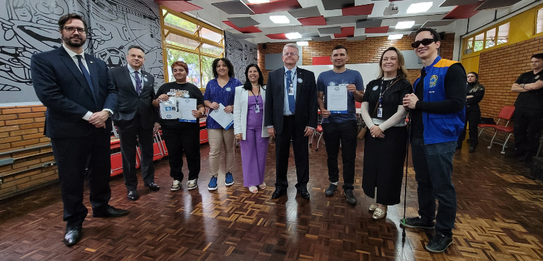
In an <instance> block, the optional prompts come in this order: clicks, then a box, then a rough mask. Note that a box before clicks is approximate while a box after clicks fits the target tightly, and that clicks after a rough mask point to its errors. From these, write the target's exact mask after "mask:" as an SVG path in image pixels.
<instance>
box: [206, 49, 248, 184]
mask: <svg viewBox="0 0 543 261" xmlns="http://www.w3.org/2000/svg"><path fill="white" fill-rule="evenodd" d="M212 66H213V76H214V77H215V78H214V79H213V80H211V81H209V82H208V83H207V86H206V91H205V93H204V105H205V106H206V107H207V108H209V109H210V111H209V113H210V114H211V112H212V111H213V110H218V109H219V107H220V105H219V104H222V105H223V106H224V111H225V112H226V113H232V112H233V111H234V95H235V88H236V87H237V86H240V85H242V84H241V82H240V81H239V80H238V79H236V78H234V66H233V65H232V63H231V62H230V61H229V60H228V59H226V58H217V59H215V60H214V61H213V65H212ZM206 122H207V133H208V137H209V171H210V172H211V178H210V180H209V184H208V185H207V188H208V189H209V190H211V191H213V190H217V176H218V175H219V164H220V161H221V149H222V148H223V146H224V150H225V152H226V157H225V158H226V159H225V160H226V162H225V172H226V174H225V176H224V183H225V185H226V186H232V185H234V176H233V175H232V168H233V167H234V156H235V155H234V153H235V149H236V147H235V143H236V140H235V137H234V128H232V126H228V127H227V128H224V127H223V126H221V125H220V124H219V123H218V122H216V121H215V120H214V119H213V118H212V117H207V120H206Z"/></svg>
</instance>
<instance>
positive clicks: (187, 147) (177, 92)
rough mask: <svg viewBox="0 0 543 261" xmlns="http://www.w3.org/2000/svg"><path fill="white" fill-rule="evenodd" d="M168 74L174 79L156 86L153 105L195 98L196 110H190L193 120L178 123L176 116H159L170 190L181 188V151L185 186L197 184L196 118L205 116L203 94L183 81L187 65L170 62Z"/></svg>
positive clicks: (198, 168) (186, 72)
mask: <svg viewBox="0 0 543 261" xmlns="http://www.w3.org/2000/svg"><path fill="white" fill-rule="evenodd" d="M171 68H172V73H173V77H174V78H175V82H170V83H165V84H163V85H162V86H160V88H159V89H158V91H157V93H156V97H157V98H156V99H155V100H153V106H154V107H155V108H160V102H161V101H162V102H165V101H168V100H169V99H170V97H183V98H192V99H196V104H197V109H196V110H192V116H194V117H195V118H196V119H197V120H196V122H180V121H179V119H171V120H168V119H162V117H161V118H160V125H161V128H162V137H163V138H164V141H165V142H166V148H168V161H169V163H170V176H171V177H172V178H173V183H172V186H171V187H170V190H171V191H177V190H179V189H181V181H182V180H183V154H185V156H186V157H187V165H188V169H189V177H188V181H187V189H188V190H193V189H196V188H197V187H198V176H199V174H200V122H199V118H201V117H203V116H204V115H205V107H204V97H203V95H202V92H201V91H200V90H199V89H198V87H196V86H195V85H194V84H192V83H189V82H187V74H188V73H189V68H188V66H187V64H186V63H184V62H181V61H176V62H174V63H172V66H171Z"/></svg>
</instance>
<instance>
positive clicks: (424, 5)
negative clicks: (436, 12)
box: [407, 2, 434, 14]
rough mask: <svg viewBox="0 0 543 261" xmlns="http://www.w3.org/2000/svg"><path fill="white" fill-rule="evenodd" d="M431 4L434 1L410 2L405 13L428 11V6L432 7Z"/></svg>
mask: <svg viewBox="0 0 543 261" xmlns="http://www.w3.org/2000/svg"><path fill="white" fill-rule="evenodd" d="M433 4H434V2H421V3H414V4H411V5H410V6H409V8H407V13H408V14H416V13H422V12H426V11H428V9H430V7H432V5H433Z"/></svg>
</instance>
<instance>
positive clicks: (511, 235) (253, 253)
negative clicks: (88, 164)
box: [0, 141, 543, 260]
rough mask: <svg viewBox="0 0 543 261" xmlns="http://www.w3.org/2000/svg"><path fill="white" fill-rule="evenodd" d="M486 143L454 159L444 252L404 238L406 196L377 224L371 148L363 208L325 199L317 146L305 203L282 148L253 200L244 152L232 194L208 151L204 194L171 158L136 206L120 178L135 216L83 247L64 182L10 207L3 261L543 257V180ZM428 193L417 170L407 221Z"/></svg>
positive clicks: (89, 230) (411, 233)
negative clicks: (67, 213)
mask: <svg viewBox="0 0 543 261" xmlns="http://www.w3.org/2000/svg"><path fill="white" fill-rule="evenodd" d="M485 143H487V142H485V141H482V142H481V145H480V147H479V148H478V149H477V152H476V153H473V154H468V152H467V149H468V148H467V147H468V146H464V150H463V151H461V152H460V151H457V152H456V155H455V157H454V176H453V181H454V184H455V186H456V189H457V194H458V213H457V217H456V227H455V229H454V231H453V233H454V238H453V242H454V244H453V245H451V247H449V248H448V250H447V251H446V252H445V253H442V254H431V253H429V252H427V251H426V250H424V245H425V243H426V242H428V239H429V238H431V237H432V234H431V233H433V231H424V230H411V229H407V230H406V240H405V242H404V241H402V228H401V227H400V226H399V225H398V221H399V220H400V218H402V216H403V211H404V209H403V200H404V199H403V192H402V203H401V204H400V205H396V206H393V207H389V212H388V216H387V217H386V219H383V220H378V221H375V220H373V219H372V218H371V213H370V212H369V211H368V210H367V208H368V207H369V205H370V204H371V202H372V201H371V199H370V198H368V197H366V196H365V195H364V193H363V191H362V189H361V180H362V158H363V153H364V146H363V142H362V141H359V146H358V151H359V153H358V154H357V161H356V179H355V195H356V197H357V198H358V204H357V205H356V206H354V207H353V206H351V205H349V204H347V203H346V201H345V198H344V197H343V195H342V190H341V189H339V191H338V193H337V194H336V195H335V196H334V197H330V198H327V197H326V196H325V195H324V190H325V189H326V188H327V187H328V184H329V183H328V176H327V167H326V151H325V150H324V147H323V144H321V149H320V150H319V151H315V150H310V175H311V177H310V183H309V188H310V193H311V200H310V201H306V200H304V199H301V198H300V197H299V196H296V190H295V188H294V184H295V183H296V176H295V168H294V164H293V162H292V161H293V160H292V159H291V163H290V165H289V184H290V187H289V190H288V197H283V198H280V199H279V200H271V199H270V198H271V194H272V193H273V190H274V188H273V184H274V181H275V168H274V166H275V156H274V155H275V152H274V149H275V148H274V146H273V145H271V146H270V150H269V154H268V162H267V173H266V183H267V184H268V188H267V189H266V190H264V191H260V192H259V193H258V194H252V193H250V192H249V191H248V190H247V189H246V188H244V187H243V180H242V173H241V160H240V156H239V149H238V151H237V152H236V153H237V155H236V157H237V159H236V164H235V165H236V166H235V171H234V177H235V179H236V183H235V184H234V185H233V186H232V187H229V188H226V187H224V176H220V177H219V189H218V190H217V191H215V192H210V191H208V190H207V182H208V181H209V177H208V173H209V166H208V156H207V154H208V151H209V147H208V145H203V146H202V158H203V159H202V172H201V174H200V180H199V188H198V189H196V190H193V191H188V190H187V189H186V186H185V182H186V180H184V181H183V189H182V190H179V191H176V192H172V191H170V190H169V187H170V185H171V181H172V180H171V178H170V177H169V167H168V161H167V160H166V159H163V160H162V161H160V162H156V182H157V183H158V184H159V185H160V186H161V187H162V188H161V189H160V190H159V191H158V192H150V191H149V190H147V189H145V188H143V186H142V185H141V179H140V189H139V190H138V191H139V193H140V199H139V200H138V201H135V202H132V201H129V200H127V199H126V189H125V187H124V181H123V179H122V178H114V179H113V180H112V181H111V187H112V191H113V192H112V199H111V204H112V205H113V206H115V207H119V208H126V209H129V210H130V211H131V213H130V214H129V215H128V216H125V217H121V218H114V219H103V218H93V217H92V215H91V214H89V215H88V216H87V219H86V220H85V223H84V227H83V238H82V240H81V241H80V242H79V243H78V244H77V245H75V246H73V247H71V248H68V247H66V246H64V244H63V243H62V237H63V234H64V229H65V224H64V222H63V221H62V202H61V199H60V189H59V186H58V185H51V186H49V187H46V188H42V189H39V190H36V191H33V192H30V193H27V194H24V195H20V196H17V197H14V198H11V199H7V200H4V201H2V202H0V260H543V240H542V238H543V183H542V182H540V181H533V180H529V179H527V178H525V177H523V176H522V174H524V173H526V172H527V171H529V168H528V167H527V166H525V165H523V164H522V163H519V162H516V161H515V160H514V159H509V158H506V157H504V156H503V155H500V153H499V152H500V151H499V148H498V147H497V146H495V147H494V148H493V149H492V150H488V149H486V146H485ZM410 166H411V165H410ZM185 168H186V167H185ZM340 183H341V180H340ZM416 187H417V185H416V182H415V177H414V172H413V169H412V168H409V174H408V179H407V197H406V200H407V209H406V212H407V216H415V215H416V214H417V199H416V195H417V193H416ZM86 193H87V195H86V203H85V204H86V206H87V207H89V213H92V212H91V210H90V203H89V202H88V191H87V192H86Z"/></svg>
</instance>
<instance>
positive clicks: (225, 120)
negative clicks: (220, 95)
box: [209, 103, 234, 130]
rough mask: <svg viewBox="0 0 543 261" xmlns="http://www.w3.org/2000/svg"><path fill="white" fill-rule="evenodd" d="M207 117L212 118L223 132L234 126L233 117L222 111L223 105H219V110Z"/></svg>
mask: <svg viewBox="0 0 543 261" xmlns="http://www.w3.org/2000/svg"><path fill="white" fill-rule="evenodd" d="M209 117H211V118H213V119H214V120H215V121H216V122H217V123H218V124H220V125H221V126H222V127H223V128H224V129H225V130H228V129H229V128H230V127H232V125H233V124H234V115H233V114H232V113H226V112H225V111H224V105H222V103H219V108H218V109H216V110H213V111H212V112H211V113H209Z"/></svg>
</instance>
